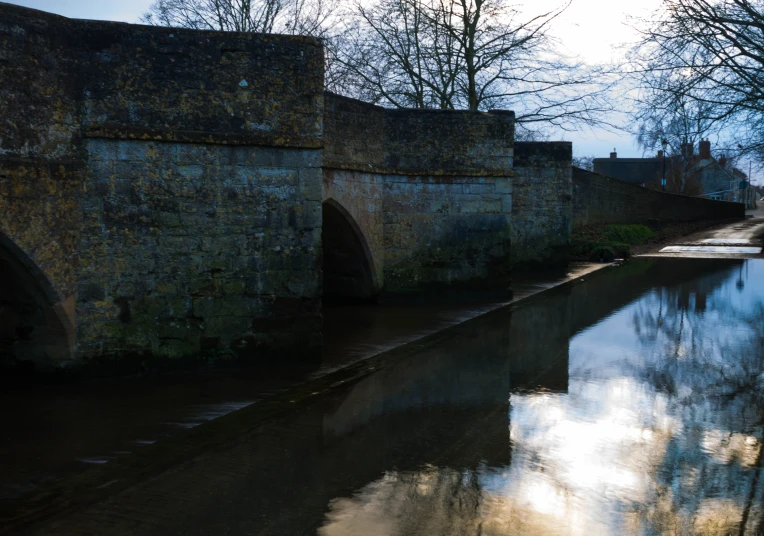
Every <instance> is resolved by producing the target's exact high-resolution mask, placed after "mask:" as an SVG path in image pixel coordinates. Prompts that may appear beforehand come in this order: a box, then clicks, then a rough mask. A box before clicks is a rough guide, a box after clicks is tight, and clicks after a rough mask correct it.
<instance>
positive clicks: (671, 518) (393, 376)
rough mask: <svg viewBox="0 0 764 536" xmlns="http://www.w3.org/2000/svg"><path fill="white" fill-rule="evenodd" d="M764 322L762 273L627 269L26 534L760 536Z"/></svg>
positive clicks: (539, 301)
mask: <svg viewBox="0 0 764 536" xmlns="http://www.w3.org/2000/svg"><path fill="white" fill-rule="evenodd" d="M762 328H764V261H762V260H742V259H737V260H719V259H714V260H708V259H664V258H655V259H647V258H644V259H636V260H633V261H630V262H629V263H627V264H626V265H624V266H622V267H617V268H611V269H608V270H606V271H604V272H602V273H600V274H598V275H596V276H594V277H592V278H590V279H587V281H584V282H579V283H578V284H575V285H570V286H567V287H565V288H560V289H556V290H553V291H550V292H547V293H544V294H540V295H538V296H536V297H535V298H533V299H530V300H526V301H523V302H521V303H520V304H518V306H516V307H510V308H504V309H499V310H496V311H494V312H492V313H489V314H487V315H485V316H482V317H480V318H477V319H475V320H471V321H468V322H466V323H463V324H460V325H458V326H455V327H453V328H451V329H449V330H446V331H442V332H440V333H438V334H436V335H434V336H430V337H427V338H425V339H422V340H420V342H418V343H414V344H413V345H409V346H407V347H403V348H402V349H400V350H394V351H393V352H389V353H387V354H385V355H383V356H379V357H372V358H369V359H367V360H366V361H365V362H364V364H363V367H365V368H364V369H363V371H362V372H363V373H359V374H358V375H357V376H356V377H352V376H345V377H343V379H342V380H341V381H336V382H334V383H333V384H332V378H333V375H331V374H330V375H328V376H326V377H325V378H326V381H325V383H324V384H322V385H321V386H318V387H316V391H315V392H314V393H307V394H305V395H304V396H303V395H300V396H297V395H294V398H293V399H290V397H291V396H292V395H290V394H289V393H290V392H291V391H286V393H285V394H286V398H285V399H284V404H283V406H284V407H283V408H282V410H281V411H279V412H274V413H273V414H272V415H271V416H269V417H268V418H267V419H264V420H262V421H260V420H258V419H261V417H262V416H261V415H258V414H257V411H258V406H259V404H253V405H251V406H248V407H246V408H244V409H242V410H240V411H237V412H234V413H231V414H230V415H228V416H227V417H225V418H224V419H220V421H223V420H225V421H226V426H227V428H226V430H227V432H226V433H227V434H229V435H228V436H227V437H228V438H227V439H226V440H225V441H224V442H218V443H217V444H216V446H215V447H214V448H205V449H204V450H203V451H202V452H201V453H197V454H195V455H193V456H186V457H184V456H183V455H182V453H180V452H179V453H178V455H177V456H176V460H175V461H174V464H173V466H172V467H169V468H168V467H165V468H163V469H162V470H161V471H157V472H156V474H153V475H152V476H151V478H142V479H141V480H140V481H137V482H132V483H131V484H130V485H125V486H121V485H120V480H121V479H126V480H129V479H128V478H127V476H126V475H122V476H117V477H115V474H114V473H113V472H112V473H111V474H109V475H106V474H104V475H103V478H104V479H108V480H106V481H104V482H102V483H100V484H99V483H98V479H97V478H94V479H92V480H91V482H90V483H89V484H88V485H90V486H92V491H93V494H92V496H93V497H96V498H98V500H96V501H95V502H93V501H90V502H89V504H84V503H83V504H81V505H80V506H79V507H77V508H71V504H76V501H71V500H66V501H64V503H66V504H67V505H69V506H67V507H61V508H59V510H58V511H55V512H53V511H48V512H47V515H48V517H47V518H46V519H45V520H44V521H43V522H42V523H41V524H38V525H34V526H29V527H27V530H26V531H22V533H29V534H46V535H50V534H62V535H64V534H114V535H127V534H131V535H132V534H136V535H137V534H141V535H150V534H321V535H333V536H334V535H336V536H339V535H357V534H364V535H366V534H368V535H409V534H426V535H430V534H454V535H457V534H459V535H461V534H496V535H498V534H545V535H546V534H586V535H596V534H761V533H762V531H763V530H764V526H763V525H762V520H763V519H764V517H763V515H762V514H763V508H764V483H763V482H762V479H761V477H760V471H761V464H762V452H763V451H762V449H761V447H762V439H764V429H762V417H763V416H764V398H763V397H764V395H762V393H763V392H764V391H762V387H764V386H763V385H762V383H764V329H762ZM358 366H359V367H360V365H358ZM351 368H352V367H351ZM360 370H361V369H360V368H359V371H360ZM327 382H328V384H327ZM308 390H310V387H309V388H308ZM311 394H313V395H315V396H313V397H310V396H309V395H311ZM290 403H291V406H290ZM253 423H254V424H253ZM212 424H213V423H209V424H206V425H202V426H199V427H198V428H197V429H196V430H200V431H201V430H203V429H204V428H205V427H209V426H211V425H212ZM231 430H234V431H235V430H240V431H239V432H231ZM191 432H193V430H190V431H189V432H187V433H189V435H188V436H187V438H186V439H185V440H178V441H176V443H177V445H182V446H183V448H186V447H187V446H188V445H189V444H190V443H191V442H193V441H199V440H201V439H200V438H202V436H201V435H200V434H196V435H191ZM183 433H186V432H181V433H179V435H178V437H179V438H181V439H182V437H181V436H182V434H183ZM168 444H169V443H168ZM168 448H169V447H168ZM178 448H179V449H180V447H178ZM184 452H185V451H184ZM160 454H163V455H168V453H166V452H165V453H162V452H160V451H158V450H156V449H155V450H152V447H147V448H146V449H145V451H143V454H141V451H139V452H138V454H137V455H135V456H134V457H135V460H134V461H133V462H130V463H133V467H145V466H147V465H149V464H150V461H151V460H150V457H151V456H154V455H157V456H158V455H160ZM108 465H109V464H106V466H108ZM125 467H130V464H129V463H127V464H126V465H125ZM58 499H59V497H53V498H52V499H50V500H49V501H48V502H49V503H55V502H56V501H58ZM46 504H47V503H46ZM11 506H12V505H11ZM8 511H9V510H7V509H6V511H5V513H6V514H7V512H8ZM19 511H21V510H19Z"/></svg>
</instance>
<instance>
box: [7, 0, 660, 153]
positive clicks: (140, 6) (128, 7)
mask: <svg viewBox="0 0 764 536" xmlns="http://www.w3.org/2000/svg"><path fill="white" fill-rule="evenodd" d="M3 1H6V2H9V3H11V4H17V5H20V6H26V7H31V8H34V9H41V10H43V11H49V12H51V13H57V14H59V15H63V16H65V17H71V18H78V19H101V20H114V21H122V22H133V23H134V22H138V18H139V17H140V15H141V14H142V13H144V12H145V11H146V10H147V9H148V7H149V6H150V5H151V4H152V3H153V0H3ZM563 1H564V0H533V1H532V2H531V1H527V0H517V4H518V6H519V7H520V8H521V9H522V11H523V13H524V14H526V15H533V14H538V13H543V12H545V11H548V10H550V9H554V8H555V7H559V6H560V5H561V3H562V2H563ZM659 5H660V0H638V1H636V2H625V1H624V0H573V1H572V3H571V5H570V7H568V9H567V10H566V12H565V13H564V15H563V16H562V17H561V18H559V19H558V20H557V21H555V26H554V28H553V33H554V34H555V35H556V37H558V38H559V40H560V41H561V43H562V46H563V47H564V48H565V49H566V50H565V52H566V53H567V54H570V53H572V54H574V55H577V56H579V57H580V58H581V59H582V60H584V61H586V62H588V63H597V62H607V61H611V60H617V59H618V58H619V55H620V54H621V50H622V49H621V48H619V47H620V46H621V45H623V44H624V43H628V42H631V41H634V40H636V37H637V34H636V32H635V31H634V30H633V29H632V28H631V27H630V26H629V17H639V16H647V15H649V14H650V13H651V12H653V11H655V10H656V9H657V8H658V7H659ZM623 120H624V119H623V118H615V119H614V121H615V122H618V121H623ZM552 139H554V140H565V141H572V142H573V154H574V155H575V156H596V157H607V156H608V155H609V153H610V152H611V151H612V150H613V149H616V150H617V152H618V156H619V157H641V156H643V155H642V151H641V150H640V149H639V148H638V147H637V145H636V143H635V142H634V140H633V137H632V136H631V135H629V134H626V133H623V132H608V131H606V130H604V129H596V130H593V131H580V132H565V133H558V134H557V135H555V136H553V137H552Z"/></svg>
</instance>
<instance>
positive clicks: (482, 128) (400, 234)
mask: <svg viewBox="0 0 764 536" xmlns="http://www.w3.org/2000/svg"><path fill="white" fill-rule="evenodd" d="M513 135H514V114H512V113H511V112H493V113H470V112H463V111H440V110H438V111H433V110H386V109H383V108H380V107H377V106H372V105H370V104H366V103H361V102H359V101H356V100H353V99H348V98H345V97H339V96H337V95H333V94H330V93H327V94H326V95H325V119H324V139H325V142H324V147H325V149H324V150H325V156H324V199H325V200H331V201H333V202H336V203H338V204H339V205H341V206H343V207H344V208H345V209H346V211H347V213H348V215H349V217H351V218H353V219H354V220H355V222H356V224H357V225H358V228H359V230H360V231H361V232H362V234H363V236H364V238H365V240H366V242H367V245H368V250H369V256H370V264H372V265H373V269H374V272H375V285H376V290H377V292H381V291H384V292H401V291H409V290H414V289H421V288H427V287H434V286H443V285H470V286H473V287H474V286H489V287H494V288H507V286H508V282H509V233H510V216H511V206H512V190H511V174H512V172H511V168H512V140H513Z"/></svg>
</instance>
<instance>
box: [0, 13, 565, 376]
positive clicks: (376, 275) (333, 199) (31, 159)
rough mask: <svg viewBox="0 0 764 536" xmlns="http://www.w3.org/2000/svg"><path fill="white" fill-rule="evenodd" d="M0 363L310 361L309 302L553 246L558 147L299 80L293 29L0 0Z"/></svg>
mask: <svg viewBox="0 0 764 536" xmlns="http://www.w3.org/2000/svg"><path fill="white" fill-rule="evenodd" d="M0 81H2V83H1V84H0V117H2V119H3V120H2V122H0V363H2V365H3V366H12V367H17V366H29V367H31V366H35V367H37V368H38V369H43V370H49V369H53V368H60V367H70V366H75V365H77V366H79V365H81V364H86V365H89V366H93V367H95V368H97V367H98V366H106V367H112V366H114V365H115V364H116V365H117V366H120V367H123V368H125V369H130V370H132V369H134V368H135V367H140V366H145V364H146V362H147V360H150V361H151V363H152V366H158V367H173V366H180V365H182V363H183V362H184V360H192V359H197V358H198V356H199V355H200V354H203V353H205V352H213V353H214V352H220V351H221V350H227V349H233V350H235V351H236V352H237V353H239V354H240V355H249V354H251V355H256V356H259V357H267V356H270V355H274V356H280V357H282V358H283V357H284V356H287V357H290V356H291V357H296V358H311V357H313V356H315V355H316V354H317V352H319V351H320V347H321V303H322V299H357V300H363V299H374V298H375V297H376V296H378V295H380V294H383V293H400V292H412V291H420V290H427V289H439V288H446V287H462V288H482V289H495V290H498V291H502V292H506V291H507V290H508V289H509V284H510V279H509V276H510V271H511V268H512V266H513V265H515V264H518V263H524V262H531V261H535V262H545V261H550V260H551V261H554V260H560V259H564V256H565V253H566V248H567V245H568V240H569V232H570V219H571V203H570V195H571V167H570V166H571V146H570V143H565V142H556V143H515V142H514V114H513V113H512V112H509V111H495V112H488V113H472V112H464V111H429V110H389V109H383V108H380V107H377V106H373V105H370V104H366V103H362V102H359V101H356V100H353V99H348V98H344V97H340V96H336V95H332V94H328V93H324V91H323V50H322V47H321V45H320V43H319V42H318V41H317V40H315V39H312V38H307V37H287V36H275V35H260V34H235V33H220V32H197V31H190V30H182V29H170V28H155V27H146V26H137V25H128V24H121V23H110V22H96V21H81V20H69V19H65V18H62V17H58V16H54V15H50V14H47V13H43V12H39V11H34V10H29V9H25V8H20V7H17V6H11V5H8V4H2V3H0Z"/></svg>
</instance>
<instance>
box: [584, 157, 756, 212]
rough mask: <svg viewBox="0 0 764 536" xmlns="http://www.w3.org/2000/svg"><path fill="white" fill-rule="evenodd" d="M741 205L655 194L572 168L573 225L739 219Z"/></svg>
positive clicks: (741, 209) (742, 209)
mask: <svg viewBox="0 0 764 536" xmlns="http://www.w3.org/2000/svg"><path fill="white" fill-rule="evenodd" d="M744 216H745V205H743V204H742V203H730V202H728V201H713V200H711V199H703V198H700V197H688V196H684V195H677V194H669V193H663V192H656V191H654V190H649V189H647V188H642V187H640V186H634V185H631V184H628V183H625V182H622V181H619V180H618V179H613V178H610V177H605V176H604V175H599V174H597V173H592V172H590V171H585V170H583V169H579V168H573V225H576V226H579V225H591V224H597V223H644V222H648V221H656V220H657V221H693V220H714V219H725V218H743V217H744Z"/></svg>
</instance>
